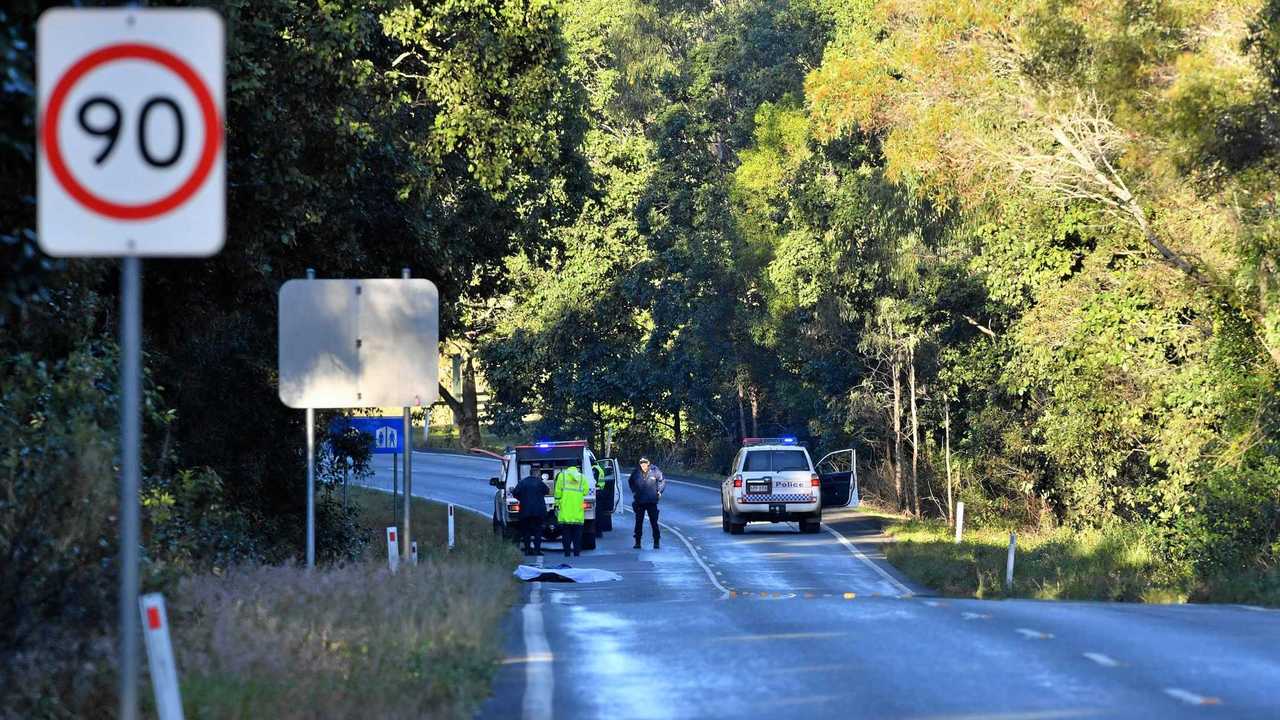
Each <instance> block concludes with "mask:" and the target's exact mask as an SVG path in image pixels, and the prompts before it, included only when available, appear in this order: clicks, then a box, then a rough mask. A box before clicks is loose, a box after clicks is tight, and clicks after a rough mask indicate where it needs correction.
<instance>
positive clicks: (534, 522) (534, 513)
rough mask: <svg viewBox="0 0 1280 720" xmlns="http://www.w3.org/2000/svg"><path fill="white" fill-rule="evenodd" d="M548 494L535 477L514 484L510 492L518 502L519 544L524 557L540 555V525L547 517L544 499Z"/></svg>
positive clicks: (539, 479) (545, 487)
mask: <svg viewBox="0 0 1280 720" xmlns="http://www.w3.org/2000/svg"><path fill="white" fill-rule="evenodd" d="M549 492H550V491H549V490H547V485H546V483H544V482H542V479H541V478H539V477H537V476H536V475H530V476H528V477H526V478H524V479H523V480H521V481H520V482H518V483H516V488H515V490H514V491H513V492H512V494H513V495H515V496H516V500H519V501H520V544H521V546H522V547H523V549H524V554H525V555H541V554H542V524H543V522H544V521H545V520H546V517H547V503H546V502H545V500H544V498H546V497H547V495H548V493H549Z"/></svg>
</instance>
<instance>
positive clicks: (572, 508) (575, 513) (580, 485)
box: [556, 466, 587, 557]
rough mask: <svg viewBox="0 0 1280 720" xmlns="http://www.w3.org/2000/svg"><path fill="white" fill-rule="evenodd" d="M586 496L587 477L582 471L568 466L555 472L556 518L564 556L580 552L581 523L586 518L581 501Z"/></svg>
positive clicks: (579, 553)
mask: <svg viewBox="0 0 1280 720" xmlns="http://www.w3.org/2000/svg"><path fill="white" fill-rule="evenodd" d="M586 496H587V479H586V478H585V477H583V476H582V471H581V470H579V469H578V468H576V467H573V466H570V467H567V468H565V469H563V470H561V471H560V472H559V473H557V474H556V520H558V521H559V522H560V536H561V537H562V538H564V556H565V557H569V555H570V554H573V555H581V554H582V523H583V522H584V521H585V520H586V515H585V513H584V512H583V507H582V504H583V501H584V500H585V499H586Z"/></svg>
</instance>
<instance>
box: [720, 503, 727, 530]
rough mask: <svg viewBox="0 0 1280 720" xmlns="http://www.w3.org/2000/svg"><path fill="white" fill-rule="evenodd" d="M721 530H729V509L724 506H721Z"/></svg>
mask: <svg viewBox="0 0 1280 720" xmlns="http://www.w3.org/2000/svg"><path fill="white" fill-rule="evenodd" d="M720 530H721V531H722V532H729V511H728V510H725V509H724V508H720Z"/></svg>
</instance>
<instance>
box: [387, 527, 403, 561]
mask: <svg viewBox="0 0 1280 720" xmlns="http://www.w3.org/2000/svg"><path fill="white" fill-rule="evenodd" d="M387 567H389V568H391V572H395V571H396V570H397V569H398V568H399V567H400V546H399V545H398V544H397V543H396V526H395V525H391V526H389V527H387Z"/></svg>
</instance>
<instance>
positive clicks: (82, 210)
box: [36, 8, 226, 257]
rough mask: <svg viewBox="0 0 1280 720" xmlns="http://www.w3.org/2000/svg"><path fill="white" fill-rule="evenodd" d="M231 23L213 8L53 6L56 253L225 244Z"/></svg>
mask: <svg viewBox="0 0 1280 720" xmlns="http://www.w3.org/2000/svg"><path fill="white" fill-rule="evenodd" d="M224 45H225V39H224V30H223V24H222V18H221V17H219V16H218V14H217V13H215V12H213V11H210V10H208V9H140V8H74V9H73V8H53V9H51V10H48V11H46V12H44V13H43V14H42V15H41V16H40V20H39V23H38V25H37V30H36V74H37V86H38V87H37V97H38V100H39V107H40V112H39V117H40V129H39V131H38V132H37V154H38V160H37V167H38V170H37V189H36V193H37V196H38V200H37V205H38V210H37V216H38V225H39V242H40V246H41V248H42V249H43V250H44V251H45V252H47V253H48V254H50V255H54V256H60V257H67V256H90V257H113V256H125V255H138V256H160V257H176V256H207V255H212V254H214V253H216V252H218V251H219V250H220V249H222V243H223V237H224V235H225V222H226V221H225V214H226V213H225V205H226V197H225V195H226V190H225V186H226V181H225V169H224V148H223V144H224V143H223V133H222V129H223V128H222V123H223V116H224V110H223V107H224V104H223V96H224V85H225V82H224V77H223V76H224Z"/></svg>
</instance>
